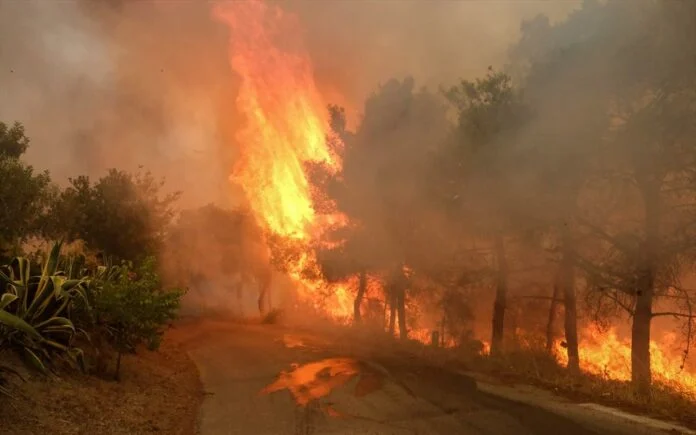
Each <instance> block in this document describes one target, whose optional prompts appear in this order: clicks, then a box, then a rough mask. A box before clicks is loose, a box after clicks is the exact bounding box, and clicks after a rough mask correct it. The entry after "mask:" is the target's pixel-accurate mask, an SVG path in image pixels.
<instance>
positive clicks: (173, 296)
mask: <svg viewBox="0 0 696 435" xmlns="http://www.w3.org/2000/svg"><path fill="white" fill-rule="evenodd" d="M88 290H89V291H88V304H89V307H90V308H89V309H88V310H81V313H82V315H81V316H80V319H81V320H80V323H79V324H81V325H82V324H84V326H85V328H86V329H88V330H90V331H91V332H93V335H98V336H99V338H100V339H101V338H103V339H105V341H106V343H108V345H109V346H111V347H112V348H113V349H114V350H116V352H117V353H118V355H119V361H120V355H121V354H123V353H133V352H135V351H136V349H137V347H138V346H140V345H146V346H147V348H148V349H150V350H156V349H157V348H158V347H159V344H160V341H161V337H162V334H163V332H164V328H165V327H166V325H167V324H168V323H169V322H171V321H172V320H174V319H175V318H176V315H177V312H178V310H179V307H180V302H181V296H182V295H183V291H181V290H179V289H167V290H163V289H162V283H161V281H160V278H159V276H158V274H157V271H156V263H155V260H154V258H152V257H148V258H147V259H145V260H144V261H143V262H142V264H141V265H140V266H139V267H137V268H134V267H133V265H132V263H128V262H123V263H122V264H121V265H119V266H111V267H105V266H103V267H100V268H99V269H98V271H97V273H96V274H95V276H94V277H93V278H92V281H91V283H90V285H89V288H88ZM93 338H94V337H93ZM116 376H117V377H118V366H117V373H116Z"/></svg>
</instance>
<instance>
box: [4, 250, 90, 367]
mask: <svg viewBox="0 0 696 435" xmlns="http://www.w3.org/2000/svg"><path fill="white" fill-rule="evenodd" d="M61 246H62V243H60V242H59V243H56V244H55V245H54V246H53V248H52V249H51V251H50V253H49V254H48V256H47V258H46V259H45V262H44V264H43V268H42V272H41V275H34V276H32V275H31V273H30V269H31V264H30V262H29V260H27V259H26V258H22V257H17V258H15V259H14V260H12V262H11V263H10V264H9V265H6V266H3V267H2V268H1V270H0V283H1V284H2V297H1V299H0V314H1V315H0V323H2V325H3V326H2V330H1V331H0V348H10V349H14V350H16V351H18V352H19V353H20V354H21V356H22V357H23V358H24V360H25V361H26V362H27V363H29V364H30V365H31V366H33V367H34V368H36V369H38V370H40V371H42V372H47V364H48V363H51V362H52V361H53V360H55V359H56V358H66V359H68V360H69V361H71V362H74V363H78V364H80V365H81V364H82V351H81V350H80V349H78V348H76V347H74V346H73V339H74V338H75V334H76V332H77V331H76V329H75V326H74V324H73V322H72V321H71V320H70V318H69V317H70V311H71V309H72V307H73V306H74V302H75V300H76V299H80V300H82V301H86V290H87V284H88V281H87V280H86V279H68V277H67V276H66V274H65V273H63V272H62V271H59V270H58V265H59V259H60V249H61Z"/></svg>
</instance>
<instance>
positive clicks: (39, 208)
mask: <svg viewBox="0 0 696 435" xmlns="http://www.w3.org/2000/svg"><path fill="white" fill-rule="evenodd" d="M1 125H2V124H0V126H1ZM0 180H2V182H1V183H0V250H2V251H4V252H5V253H6V252H7V251H9V250H14V251H15V252H14V254H15V255H16V253H17V251H18V249H17V246H18V245H19V243H20V242H21V241H23V240H25V239H26V238H27V237H30V236H32V235H35V234H37V233H38V231H39V228H40V225H41V222H42V218H43V216H44V215H45V213H46V211H47V209H48V206H49V204H50V198H51V190H50V182H51V180H50V177H49V175H48V172H42V173H38V174H37V173H35V172H34V168H33V167H32V166H30V165H26V164H24V163H23V162H22V161H20V160H18V159H16V158H14V157H8V156H7V155H3V154H2V153H0ZM2 254H3V252H0V255H2Z"/></svg>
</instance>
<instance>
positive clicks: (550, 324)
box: [546, 283, 561, 354]
mask: <svg viewBox="0 0 696 435" xmlns="http://www.w3.org/2000/svg"><path fill="white" fill-rule="evenodd" d="M560 297H561V289H560V286H559V285H558V283H555V284H554V285H553V295H552V296H551V307H549V319H548V320H547V322H546V352H547V353H549V354H551V353H553V342H554V341H555V340H556V334H555V333H554V332H555V331H554V329H555V326H556V312H557V311H558V299H559V298H560Z"/></svg>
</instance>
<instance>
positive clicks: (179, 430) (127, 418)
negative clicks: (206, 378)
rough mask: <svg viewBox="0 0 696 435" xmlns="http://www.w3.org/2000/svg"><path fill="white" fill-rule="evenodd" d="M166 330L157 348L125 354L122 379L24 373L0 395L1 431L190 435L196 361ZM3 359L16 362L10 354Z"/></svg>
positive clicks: (197, 393) (198, 394) (198, 390)
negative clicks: (9, 394) (6, 393)
mask: <svg viewBox="0 0 696 435" xmlns="http://www.w3.org/2000/svg"><path fill="white" fill-rule="evenodd" d="M178 333H179V330H173V331H170V332H169V333H167V334H166V336H165V339H164V342H163V344H162V347H161V349H160V350H159V351H158V352H148V351H142V352H139V354H138V355H135V356H125V357H124V358H123V362H122V369H121V370H122V375H121V377H122V379H121V381H120V382H115V381H113V380H106V379H100V378H97V377H94V376H86V375H80V374H75V373H61V374H60V377H51V378H46V377H44V376H41V375H36V374H34V375H32V374H30V373H26V372H25V377H26V382H21V381H17V380H13V381H12V390H13V394H14V397H13V398H6V397H0V407H2V412H0V433H2V434H3V435H5V434H7V435H11V434H12V435H14V434H17V435H20V434H21V435H34V434H36V435H47V434H50V435H68V434H70V435H76V434H85V435H87V434H89V435H96V434H99V435H116V434H118V435H137V434H172V435H189V434H193V433H195V431H196V419H197V414H198V409H199V407H200V403H201V401H202V387H201V384H200V380H199V377H198V372H197V370H196V366H195V365H194V364H193V362H192V361H191V359H190V358H189V357H188V355H187V354H186V351H185V350H184V349H183V348H182V347H181V343H180V342H179V341H178V337H177V334H178ZM2 363H4V364H8V363H9V364H14V365H17V361H14V360H13V359H12V358H9V359H8V358H6V357H5V358H4V359H3V361H2Z"/></svg>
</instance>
